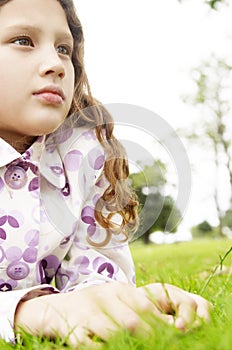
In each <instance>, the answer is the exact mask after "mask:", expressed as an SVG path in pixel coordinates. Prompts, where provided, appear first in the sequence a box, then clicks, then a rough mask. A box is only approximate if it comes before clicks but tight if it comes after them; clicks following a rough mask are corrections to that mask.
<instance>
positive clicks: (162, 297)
mask: <svg viewBox="0 0 232 350" xmlns="http://www.w3.org/2000/svg"><path fill="white" fill-rule="evenodd" d="M208 310H209V303H208V302H207V301H206V300H205V299H203V298H201V297H199V296H197V295H193V294H190V293H188V292H185V291H183V290H182V289H179V288H177V287H174V286H172V285H167V284H165V285H162V284H160V283H155V284H150V285H147V286H145V287H140V288H135V287H133V286H131V285H129V284H125V283H120V282H112V283H105V284H101V285H97V286H91V287H88V288H85V289H82V290H78V291H73V292H69V293H60V294H51V295H46V296H41V297H39V298H35V299H31V300H28V301H25V302H21V303H20V305H19V307H18V308H17V313H16V317H15V324H16V325H18V326H20V327H22V328H24V329H25V330H26V331H28V332H30V333H31V334H35V335H43V336H48V337H55V336H56V335H57V336H59V337H61V338H64V337H66V338H67V343H70V344H72V345H73V346H78V344H88V345H96V342H94V341H93V336H95V335H96V336H97V337H99V338H101V339H102V340H108V339H109V338H110V337H111V336H112V335H113V334H114V333H115V332H116V331H118V330H120V329H123V328H124V329H126V330H129V331H130V332H132V333H134V332H142V333H143V334H144V332H145V331H149V329H150V328H149V325H148V323H146V322H145V319H146V315H151V314H152V315H155V316H158V317H159V318H161V319H162V320H164V321H166V322H168V323H171V324H175V325H176V327H177V328H180V329H185V328H186V327H187V326H189V325H191V323H194V322H195V320H196V319H197V317H198V316H199V317H202V318H203V319H204V320H206V321H207V320H208V319H209V311H208ZM173 312H174V313H175V314H176V316H172V315H171V314H173ZM165 313H166V314H165Z"/></svg>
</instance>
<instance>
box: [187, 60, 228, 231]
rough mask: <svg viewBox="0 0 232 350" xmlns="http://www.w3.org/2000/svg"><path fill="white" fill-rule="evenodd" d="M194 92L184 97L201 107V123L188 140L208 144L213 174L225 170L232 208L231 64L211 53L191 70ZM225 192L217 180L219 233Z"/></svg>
mask: <svg viewBox="0 0 232 350" xmlns="http://www.w3.org/2000/svg"><path fill="white" fill-rule="evenodd" d="M192 73H193V74H192V76H193V81H194V83H195V87H196V93H195V94H193V95H192V96H187V97H184V101H185V102H188V103H191V104H193V105H195V106H198V107H200V108H201V113H202V114H203V122H202V121H201V124H200V125H195V127H194V128H195V130H194V132H193V133H192V132H191V133H190V134H187V135H186V136H187V137H188V138H189V139H193V140H195V141H196V140H197V141H200V142H201V144H204V146H206V145H209V147H210V149H211V154H212V155H213V157H214V163H215V168H216V174H219V173H220V170H222V169H223V171H224V174H225V176H224V179H223V181H224V183H226V182H228V188H229V196H230V204H229V207H230V208H232V139H231V133H232V124H231V107H232V106H231V93H232V66H231V65H230V64H228V63H226V61H225V60H222V59H219V58H217V57H215V56H214V55H212V56H211V58H210V59H209V61H207V62H203V63H201V64H200V65H199V67H197V68H195V69H193V71H192ZM221 191H224V186H223V188H221V187H220V185H219V181H216V182H215V188H214V200H215V206H216V209H217V214H218V219H219V232H221V234H222V235H223V233H222V231H223V230H222V228H223V217H224V215H225V213H224V209H223V208H221V205H220V193H221Z"/></svg>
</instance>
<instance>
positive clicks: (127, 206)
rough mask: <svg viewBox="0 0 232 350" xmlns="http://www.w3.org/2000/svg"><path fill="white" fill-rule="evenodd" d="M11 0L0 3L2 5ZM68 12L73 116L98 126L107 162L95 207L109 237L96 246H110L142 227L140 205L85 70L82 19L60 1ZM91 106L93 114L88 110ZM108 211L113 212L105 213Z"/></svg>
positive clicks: (69, 3) (106, 115)
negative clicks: (118, 222) (104, 184)
mask: <svg viewBox="0 0 232 350" xmlns="http://www.w3.org/2000/svg"><path fill="white" fill-rule="evenodd" d="M9 1H11V0H0V6H2V5H4V4H6V3H7V2H9ZM57 1H58V2H59V3H60V5H61V6H62V8H63V9H64V11H65V14H66V17H67V21H68V25H69V28H70V30H71V33H72V36H73V38H74V50H73V56H72V62H73V65H74V70H75V88H74V98H73V102H72V105H71V108H70V112H69V115H73V114H78V115H79V117H78V124H79V125H89V126H90V127H94V128H95V130H96V135H97V138H98V140H99V142H100V143H101V144H102V146H103V148H104V150H105V154H106V161H105V165H104V175H105V177H106V179H107V180H108V183H109V186H108V188H107V189H106V190H105V192H104V193H103V195H102V197H101V198H100V199H99V200H98V201H97V203H96V205H95V218H96V220H97V222H98V223H99V224H100V225H101V226H102V227H104V228H105V229H106V231H107V237H106V239H105V240H104V242H101V243H99V244H97V243H94V242H92V241H91V240H90V238H87V239H88V241H89V242H90V243H91V244H92V245H95V246H104V245H106V244H107V243H108V242H109V241H110V239H111V237H112V234H120V233H123V234H124V236H125V240H127V239H128V237H129V235H130V233H133V232H134V231H135V229H136V228H137V226H138V214H137V206H138V202H137V199H136V196H135V194H134V192H133V191H132V190H131V189H130V187H129V185H128V182H127V178H128V176H129V167H128V161H127V159H126V152H125V150H124V148H123V146H122V145H121V144H120V142H119V141H118V140H117V139H116V138H115V137H114V135H113V129H114V123H113V119H112V117H111V116H110V114H109V112H108V111H107V110H106V109H105V108H104V107H103V106H102V105H101V104H100V103H99V102H98V101H97V100H96V99H94V98H93V96H92V94H91V90H90V86H89V82H88V78H87V75H86V72H85V68H84V36H83V30H82V26H81V23H80V20H79V18H78V16H77V14H76V11H75V7H74V4H73V1H72V0H57ZM87 107H91V113H88V108H87ZM105 209H106V210H107V211H108V212H109V214H108V215H107V216H105V215H104V214H103V210H104V211H105ZM115 214H120V216H121V218H122V222H121V225H120V226H118V227H116V225H115V224H113V222H112V217H113V216H114V215H115Z"/></svg>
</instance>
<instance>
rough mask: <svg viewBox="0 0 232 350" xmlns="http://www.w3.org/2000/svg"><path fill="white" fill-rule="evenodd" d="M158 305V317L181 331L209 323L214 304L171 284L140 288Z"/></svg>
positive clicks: (157, 284)
mask: <svg viewBox="0 0 232 350" xmlns="http://www.w3.org/2000/svg"><path fill="white" fill-rule="evenodd" d="M138 289H140V290H142V291H143V292H144V293H145V294H146V295H148V296H149V298H150V300H151V301H152V302H153V303H154V305H156V309H157V310H156V315H157V316H158V317H159V318H161V319H162V320H164V321H165V322H167V323H169V324H173V325H175V327H176V328H178V329H180V330H183V331H184V330H187V329H189V328H193V327H196V326H199V325H200V324H202V322H208V321H209V320H210V311H211V310H212V304H211V303H209V302H208V301H207V300H206V299H204V298H203V297H201V296H200V295H197V294H193V293H189V292H187V291H185V290H183V289H180V288H178V287H176V286H173V285H170V284H166V283H165V284H161V283H153V284H149V285H147V286H144V287H140V288H138Z"/></svg>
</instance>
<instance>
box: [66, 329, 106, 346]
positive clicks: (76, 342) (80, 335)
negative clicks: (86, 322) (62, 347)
mask: <svg viewBox="0 0 232 350" xmlns="http://www.w3.org/2000/svg"><path fill="white" fill-rule="evenodd" d="M93 338H94V335H93V333H92V332H91V331H88V330H87V329H84V328H81V327H79V328H77V329H75V330H74V331H72V332H70V334H69V335H68V340H67V343H68V345H71V346H72V347H74V348H75V349H79V348H80V349H81V348H82V347H83V346H88V347H89V348H90V349H100V347H101V345H102V344H101V343H100V342H96V341H94V340H93Z"/></svg>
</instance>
